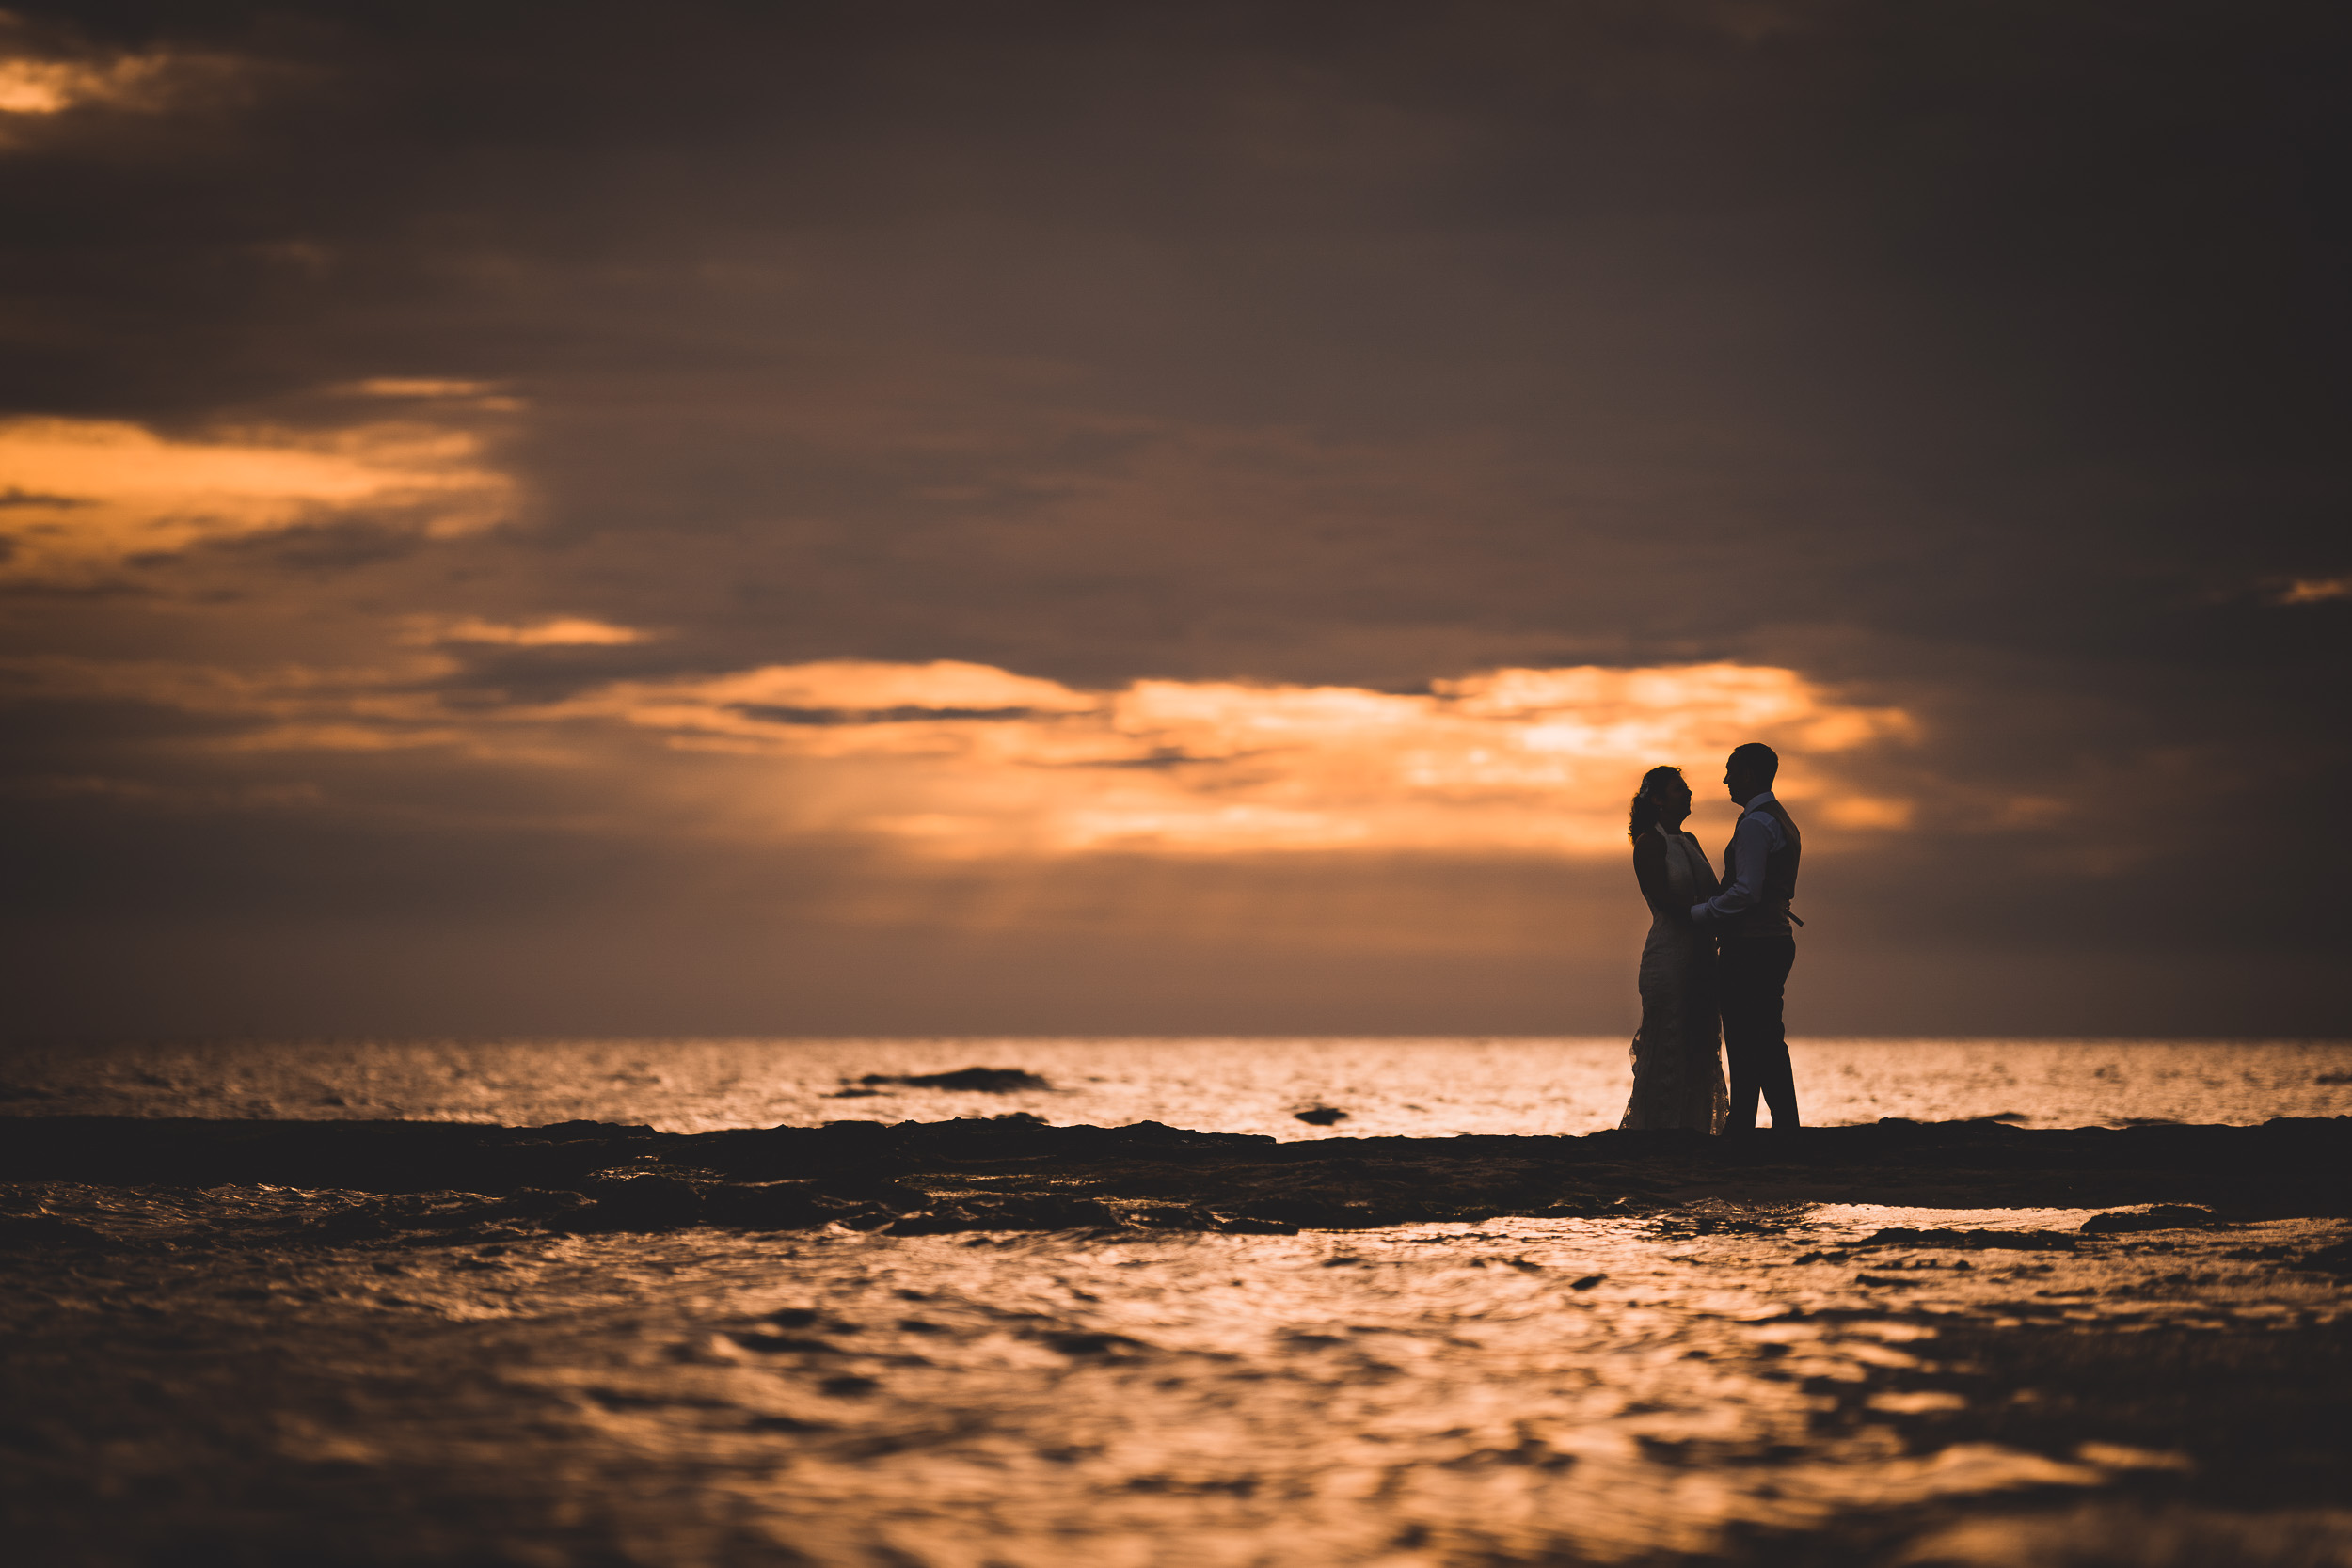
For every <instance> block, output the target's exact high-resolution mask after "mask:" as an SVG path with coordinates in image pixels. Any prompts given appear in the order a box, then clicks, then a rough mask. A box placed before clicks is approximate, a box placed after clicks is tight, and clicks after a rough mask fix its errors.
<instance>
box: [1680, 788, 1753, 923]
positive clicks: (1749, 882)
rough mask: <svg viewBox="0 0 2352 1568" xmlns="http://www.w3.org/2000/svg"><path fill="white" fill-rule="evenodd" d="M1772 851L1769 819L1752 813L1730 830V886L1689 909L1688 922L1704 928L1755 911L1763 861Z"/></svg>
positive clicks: (1742, 818)
mask: <svg viewBox="0 0 2352 1568" xmlns="http://www.w3.org/2000/svg"><path fill="white" fill-rule="evenodd" d="M1771 853H1772V818H1771V817H1769V816H1766V815H1765V814H1764V813H1762V812H1760V811H1752V812H1750V813H1748V814H1747V815H1746V816H1742V817H1741V818H1740V825H1739V826H1738V827H1736V828H1734V829H1733V830H1732V831H1731V885H1730V886H1729V887H1727V888H1725V889H1724V890H1723V892H1721V893H1719V894H1717V895H1715V896H1714V897H1712V898H1709V899H1708V900H1707V902H1705V903H1704V904H1693V905H1692V906H1691V919H1692V923H1693V924H1695V925H1700V926H1705V925H1707V924H1708V923H1709V922H1713V921H1724V920H1729V919H1730V918H1731V917H1732V916H1733V915H1735V914H1738V913H1740V911H1744V910H1752V909H1754V908H1756V900H1757V899H1759V898H1761V897H1763V896H1764V861H1765V858H1766V857H1767V856H1768V855H1770V854H1771Z"/></svg>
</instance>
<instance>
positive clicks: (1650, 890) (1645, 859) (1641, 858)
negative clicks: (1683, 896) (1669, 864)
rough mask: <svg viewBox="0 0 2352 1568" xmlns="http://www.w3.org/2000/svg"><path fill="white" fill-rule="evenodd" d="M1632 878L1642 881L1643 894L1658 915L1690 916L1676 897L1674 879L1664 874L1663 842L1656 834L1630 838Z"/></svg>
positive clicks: (1664, 854) (1664, 856) (1664, 849)
mask: <svg viewBox="0 0 2352 1568" xmlns="http://www.w3.org/2000/svg"><path fill="white" fill-rule="evenodd" d="M1633 879H1634V880H1635V881H1637V882H1640V883H1641V884H1642V896H1643V897H1644V898H1646V899H1647V900H1649V907H1650V908H1651V909H1653V910H1655V911H1658V912H1659V913H1661V914H1672V915H1677V916H1679V917H1681V918H1683V919H1686V920H1687V919H1689V918H1690V912H1691V911H1689V910H1687V909H1685V908H1684V907H1683V904H1682V900H1680V899H1679V898H1677V897H1676V896H1675V890H1674V881H1673V879H1671V878H1670V877H1668V876H1667V875H1666V841H1665V840H1664V839H1662V838H1660V837H1659V836H1658V835H1657V834H1656V833H1644V834H1643V835H1642V836H1641V837H1639V838H1637V839H1635V840H1634V841H1633Z"/></svg>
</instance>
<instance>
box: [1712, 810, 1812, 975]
mask: <svg viewBox="0 0 2352 1568" xmlns="http://www.w3.org/2000/svg"><path fill="white" fill-rule="evenodd" d="M1755 809H1756V810H1757V811H1760V812H1767V813H1770V814H1771V816H1772V819H1773V820H1774V821H1776V822H1778V823H1779V824H1780V839H1781V847H1779V848H1777V849H1774V850H1772V851H1771V852H1770V853H1769V854H1767V855H1766V856H1765V857H1764V895H1763V896H1762V897H1760V898H1758V899H1757V900H1756V904H1755V906H1754V907H1753V908H1751V909H1746V910H1742V911H1740V912H1739V913H1738V914H1736V915H1733V916H1732V917H1731V918H1730V919H1729V920H1727V921H1725V922H1724V924H1723V927H1722V932H1721V934H1722V937H1723V940H1724V941H1725V942H1736V941H1738V940H1739V939H1740V938H1741V937H1759V936H1774V937H1786V936H1793V935H1795V932H1794V931H1793V930H1792V929H1791V928H1790V927H1789V924H1788V901H1789V900H1790V899H1792V898H1794V897H1796V895H1797V862H1798V861H1799V860H1800V859H1801V858H1802V857H1803V856H1804V839H1803V838H1802V836H1801V835H1800V834H1799V833H1798V832H1797V824H1796V822H1795V821H1794V820H1793V819H1792V818H1791V817H1790V816H1789V815H1788V808H1787V807H1786V806H1783V805H1782V804H1781V803H1780V802H1779V801H1778V800H1767V801H1765V802H1764V803H1763V804H1761V805H1759V806H1757V807H1756V808H1755ZM1732 837H1733V839H1734V841H1735V842H1736V841H1737V840H1738V838H1739V834H1737V833H1734V834H1733V835H1732ZM1731 850H1732V846H1731V845H1729V844H1726V845H1724V886H1725V887H1729V886H1730V885H1731V882H1732V879H1733V878H1734V877H1735V876H1736V875H1737V873H1736V871H1735V870H1734V868H1733V865H1732V861H1731Z"/></svg>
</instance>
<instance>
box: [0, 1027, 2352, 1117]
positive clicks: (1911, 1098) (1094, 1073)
mask: <svg viewBox="0 0 2352 1568" xmlns="http://www.w3.org/2000/svg"><path fill="white" fill-rule="evenodd" d="M1792 1050H1793V1055H1794V1058H1795V1063H1796V1074H1797V1089H1798V1097H1799V1101H1800V1103H1801V1105H1802V1107H1803V1110H1804V1117H1805V1119H1806V1120H1807V1121H1808V1122H1812V1123H1817V1124H1836V1123H1850V1122H1869V1121H1876V1120H1878V1119H1879V1118H1880V1117H1912V1118H1914V1119H1916V1120H1921V1121H1942V1120H1954V1119H1961V1118H1967V1117H2001V1118H2003V1119H2006V1120H2010V1121H2013V1122H2016V1123H2018V1124H2020V1125H2025V1126H2035V1127H2084V1126H2120V1125H2128V1124H2131V1123H2135V1122H2145V1121H2184V1122H2229V1123H2255V1122H2262V1121H2265V1120H2268V1119H2269V1118H2271V1117H2325V1116H2340V1115H2344V1114H2348V1113H2352V1041H2344V1040H2335V1041H2285V1040H2238V1041H2212V1040H2193V1041H2192V1040H2064V1039H1811V1040H1799V1041H1797V1042H1795V1044H1794V1046H1793V1048H1792ZM969 1067H986V1068H998V1069H1008V1068H1009V1069H1022V1070H1024V1071H1025V1072H1028V1073H1030V1074H1033V1075H1035V1076H1036V1077H1037V1078H1040V1079H1042V1080H1044V1082H1045V1083H1046V1084H1047V1085H1050V1086H1048V1087H1042V1088H1038V1087H1031V1088H1025V1089H1020V1090H1015V1091H1012V1092H993V1093H991V1092H973V1091H969V1090H961V1091H960V1090H956V1089H947V1088H937V1087H922V1086H915V1085H907V1084H904V1083H897V1082H887V1081H877V1082H868V1081H867V1080H869V1079H873V1080H894V1079H903V1078H908V1077H919V1076H924V1075H930V1074H937V1073H944V1072H952V1071H956V1070H958V1069H963V1068H969ZM1628 1083H1629V1064H1628V1062H1627V1057H1626V1046H1625V1042H1624V1041H1622V1040H1617V1039H1593V1038H1584V1039H1531V1038H1467V1037H1455V1038H1422V1039H1407V1038H1369V1039H1330V1038H1325V1039H1263V1038H1190V1039H1168V1038H1153V1039H1134V1038H1099V1039H1086V1038H946V1039H904V1038H897V1039H618V1040H492V1041H473V1042H460V1041H452V1040H429V1039H428V1040H365V1041H351V1040H341V1041H331V1040H293V1041H237V1042H203V1043H152V1042H142V1043H119V1044H109V1045H75V1046H43V1047H18V1048H12V1049H9V1050H8V1051H6V1052H5V1053H0V1114H13V1115H19V1116H27V1115H53V1116H66V1115H103V1116H140V1117H282V1118H290V1119H297V1120H329V1119H338V1118H398V1119H414V1120H436V1121H478V1122H493V1123H502V1124H505V1125H508V1126H536V1125H542V1124H546V1123H549V1122H558V1121H568V1120H572V1119H575V1118H586V1119H590V1120H596V1121H617V1122H631V1123H637V1122H642V1123H645V1124H649V1125H651V1126H653V1127H655V1128H657V1129H660V1130H661V1131H664V1132H707V1131H709V1130H712V1129H716V1128H724V1127H771V1126H777V1125H782V1124H794V1125H810V1124H815V1123H818V1122H825V1121H834V1120H867V1121H905V1120H920V1121H934V1120H939V1119H942V1118H946V1117H970V1116H997V1115H1003V1114H1006V1113H1009V1112H1016V1111H1017V1112H1026V1113H1028V1114H1030V1115H1033V1116H1038V1117H1043V1118H1044V1119H1045V1120H1047V1121H1050V1122H1054V1123H1057V1124H1073V1123H1091V1124H1093V1125H1096V1126H1120V1125H1124V1124H1126V1123H1130V1122H1136V1121H1159V1122H1165V1123H1168V1125H1170V1126H1175V1127H1187V1128H1193V1129H1197V1130H1199V1131H1202V1132H1261V1133H1270V1134H1272V1135H1273V1136H1275V1137H1278V1138H1286V1139H1292V1138H1317V1137H1351V1136H1354V1137H1366V1136H1408V1137H1447V1136H1451V1135H1453V1134H1454V1133H1458V1132H1488V1133H1555V1132H1569V1133H1582V1132H1595V1131H1597V1130H1599V1129H1601V1128H1605V1127H1613V1126H1615V1125H1616V1123H1617V1120H1618V1117H1620V1116H1621V1115H1622V1113H1623V1110H1624V1105H1625V1097H1626V1090H1627V1086H1628ZM1317 1108H1328V1109H1331V1110H1337V1111H1341V1112H1343V1113H1344V1117H1343V1119H1340V1120H1336V1121H1331V1122H1329V1123H1328V1125H1311V1124H1309V1123H1305V1122H1301V1121H1299V1120H1298V1119H1296V1117H1297V1114H1298V1113H1299V1112H1301V1111H1311V1110H1315V1109H1317Z"/></svg>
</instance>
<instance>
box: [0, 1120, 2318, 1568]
mask: <svg viewBox="0 0 2352 1568" xmlns="http://www.w3.org/2000/svg"><path fill="white" fill-rule="evenodd" d="M2346 1137H2347V1129H2346V1124H2345V1123H2343V1122H2296V1123H2272V1124H2270V1125H2268V1126H2266V1127H2261V1128H2178V1127H2157V1128H2135V1129H2129V1130H2124V1131H2120V1132H2087V1133H2078V1132H2038V1131H2036V1132H2019V1131H2016V1130H2014V1129H2010V1128H2007V1127H2002V1126H1998V1125H1994V1124H1960V1125H1943V1126H1930V1127H1915V1126H1907V1125H1904V1126H1895V1125H1890V1126H1881V1127H1867V1128H1832V1129H1821V1130H1816V1131H1808V1132H1804V1133H1801V1134H1798V1135H1795V1136H1791V1137H1780V1136H1777V1135H1774V1134H1769V1133H1767V1134H1764V1135H1762V1136H1759V1137H1757V1138H1756V1139H1753V1140H1749V1141H1747V1142H1744V1143H1723V1142H1709V1141H1708V1140H1703V1139H1695V1138H1681V1137H1674V1136H1668V1135H1657V1134H1639V1135H1637V1134H1622V1133H1611V1134H1600V1135H1596V1136H1593V1137H1589V1138H1582V1139H1560V1140H1551V1139H1510V1138H1462V1139H1450V1140H1444V1141H1442V1142H1436V1141H1416V1140H1359V1141H1347V1140H1333V1141H1328V1142H1318V1143H1312V1144H1282V1145H1277V1144H1275V1143H1273V1142H1271V1141H1270V1140H1263V1139H1251V1138H1245V1137H1231V1136H1228V1137H1206V1136H1202V1135H1200V1134H1193V1133H1184V1132H1176V1131H1173V1130H1169V1129H1164V1128H1152V1127H1148V1126H1147V1127H1140V1128H1128V1129H1113V1130H1102V1129H1091V1128H1039V1127H1035V1126H1031V1125H1026V1124H1024V1123H1020V1122H995V1121H990V1122H965V1123H948V1124H937V1123H934V1124H928V1125H924V1124H903V1125H901V1126H898V1127H895V1128H885V1127H880V1126H876V1125H873V1124H857V1125H855V1126H852V1127H848V1128H843V1127H835V1128H826V1129H775V1130H769V1131H764V1132H728V1133H716V1134H702V1135H695V1136H665V1135H660V1134H653V1133H649V1132H644V1130H642V1129H628V1128H618V1127H612V1126H609V1125H606V1126H599V1125H573V1126H569V1127H558V1128H548V1129H527V1130H507V1129H493V1128H482V1127H470V1126H462V1125H455V1124H397V1123H339V1124H301V1123H256V1122H240V1123H205V1122H163V1121H136V1122H114V1121H100V1120H76V1119H75V1118H62V1117H60V1118H27V1119H24V1120H20V1121H16V1122H12V1123H8V1124H5V1125H0V1178H4V1179H5V1180H6V1182H7V1185H6V1187H5V1188H0V1214H5V1216H6V1217H5V1218H0V1243H5V1250H4V1251H0V1270H5V1275H6V1278H7V1281H8V1290H7V1291H6V1292H5V1294H0V1303H5V1306H0V1333H5V1335H6V1342H7V1343H8V1347H9V1349H8V1353H7V1355H6V1357H5V1361H4V1363H0V1368H4V1370H0V1377H5V1386H0V1446H5V1448H6V1449H7V1450H8V1454H9V1457H10V1463H9V1464H8V1465H6V1466H5V1467H0V1508H4V1509H5V1514H4V1516H0V1525H5V1530H6V1536H7V1539H8V1540H9V1541H11V1542H12V1543H15V1544H16V1546H17V1549H18V1550H19V1551H20V1552H22V1553H24V1555H23V1556H22V1557H20V1558H19V1560H25V1561H29V1562H35V1563H42V1564H47V1563H57V1564H72V1565H76V1568H80V1565H89V1568H102V1565H103V1568H116V1565H121V1568H165V1565H167V1564H168V1565H179V1564H209V1563H223V1564H229V1563H234V1564H240V1565H248V1564H251V1565H266V1568H280V1565H283V1568H295V1565H303V1568H309V1565H312V1564H355V1565H356V1564H371V1565H373V1564H393V1563H420V1562H431V1563H453V1564H455V1563H463V1564H516V1565H523V1564H538V1565H546V1564H557V1565H563V1564H580V1565H589V1564H598V1565H601V1564H621V1563H646V1564H657V1563H658V1564H664V1565H668V1564H682V1565H697V1564H710V1565H712V1568H717V1565H719V1564H740V1563H752V1564H768V1563H775V1564H787V1563H810V1562H814V1563H821V1564H826V1565H828V1568H832V1565H841V1568H852V1565H859V1568H862V1565H866V1564H875V1565H881V1564H890V1565H893V1568H904V1565H906V1564H911V1563H923V1564H940V1565H943V1568H946V1565H959V1568H961V1565H968V1568H987V1565H991V1564H1004V1565H1037V1568H1042V1565H1045V1564H1054V1563H1067V1562H1072V1561H1085V1562H1087V1563H1089V1568H1092V1565H1094V1564H1124V1563H1136V1564H1162V1563H1165V1564H1170V1565H1178V1564H1181V1565H1184V1568H1190V1565H1193V1564H1226V1563H1232V1564H1243V1563H1283V1564H1291V1563H1299V1562H1315V1563H1324V1562H1330V1563H1359V1562H1361V1563H1380V1564H1391V1565H1403V1564H1427V1565H1430V1568H1438V1565H1453V1564H1472V1563H1476V1564H1486V1565H1493V1564H1519V1563H1526V1564H1534V1563H1554V1562H1579V1561H1593V1562H1631V1563H1661V1562H1687V1563H1698V1562H1708V1563H1758V1564H1761V1563H1792V1564H1794V1563H1808V1564H1810V1563H1819V1564H1823V1565H1827V1564H1833V1563H1835V1564H1846V1563H1870V1564H1882V1563H1883V1564H1885V1565H1887V1568H1896V1565H1899V1564H1904V1565H1911V1568H1919V1565H1925V1564H1932V1563H1962V1564H1974V1563H1983V1564H1987V1565H1990V1564H1994V1563H2000V1564H2012V1563H2025V1564H2030V1563H2042V1562H2047V1563H2053V1564H2057V1563H2078V1564H2090V1563H2134V1564H2167V1565H2169V1564H2181V1565H2186V1564H2189V1563H2198V1564H2206V1563H2213V1562H2224V1561H2226V1562H2233V1563H2259V1564H2280V1565H2284V1564H2296V1565H2301V1564H2320V1563H2337V1562H2342V1561H2344V1560H2347V1556H2348V1555H2352V1513H2346V1511H2344V1508H2343V1506H2342V1490H2343V1489H2342V1478H2343V1476H2344V1474H2345V1473H2346V1466H2347V1462H2348V1461H2352V1435H2347V1433H2346V1431H2345V1428H2344V1422H2343V1421H2342V1419H2341V1412H2342V1410H2343V1409H2344V1402H2345V1397H2346V1395H2347V1394H2352V1354H2347V1352H2348V1351H2352V1328H2348V1326H2347V1325H2348V1324H2352V1320H2348V1319H2347V1318H2346V1317H2345V1316H2344V1310H2343V1308H2344V1302H2345V1298H2346V1291H2345V1271H2346V1267H2347V1264H2346V1257H2347V1237H2348V1236H2352V1227H2347V1226H2346V1225H2345V1224H2344V1221H2343V1216H2344V1214H2345V1209H2344V1203H2345V1200H2346V1192H2345V1183H2346V1177H2345V1174H2344V1173H2345V1171H2346V1169H2347V1166H2352V1161H2347V1160H2346V1159H2345V1158H2344V1154H2345V1153H2346V1152H2347V1151H2346V1150H2345V1148H2344V1143H2345V1141H2346ZM2124 1206H2128V1208H2129V1212H2124V1213H2120V1214H2119V1213H2106V1214H2103V1213H2101V1212H2100V1211H2113V1210H2116V1209H2118V1208H2120V1207H2124ZM2151 1206H2164V1207H2153V1208H2152V1207H2151Z"/></svg>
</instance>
